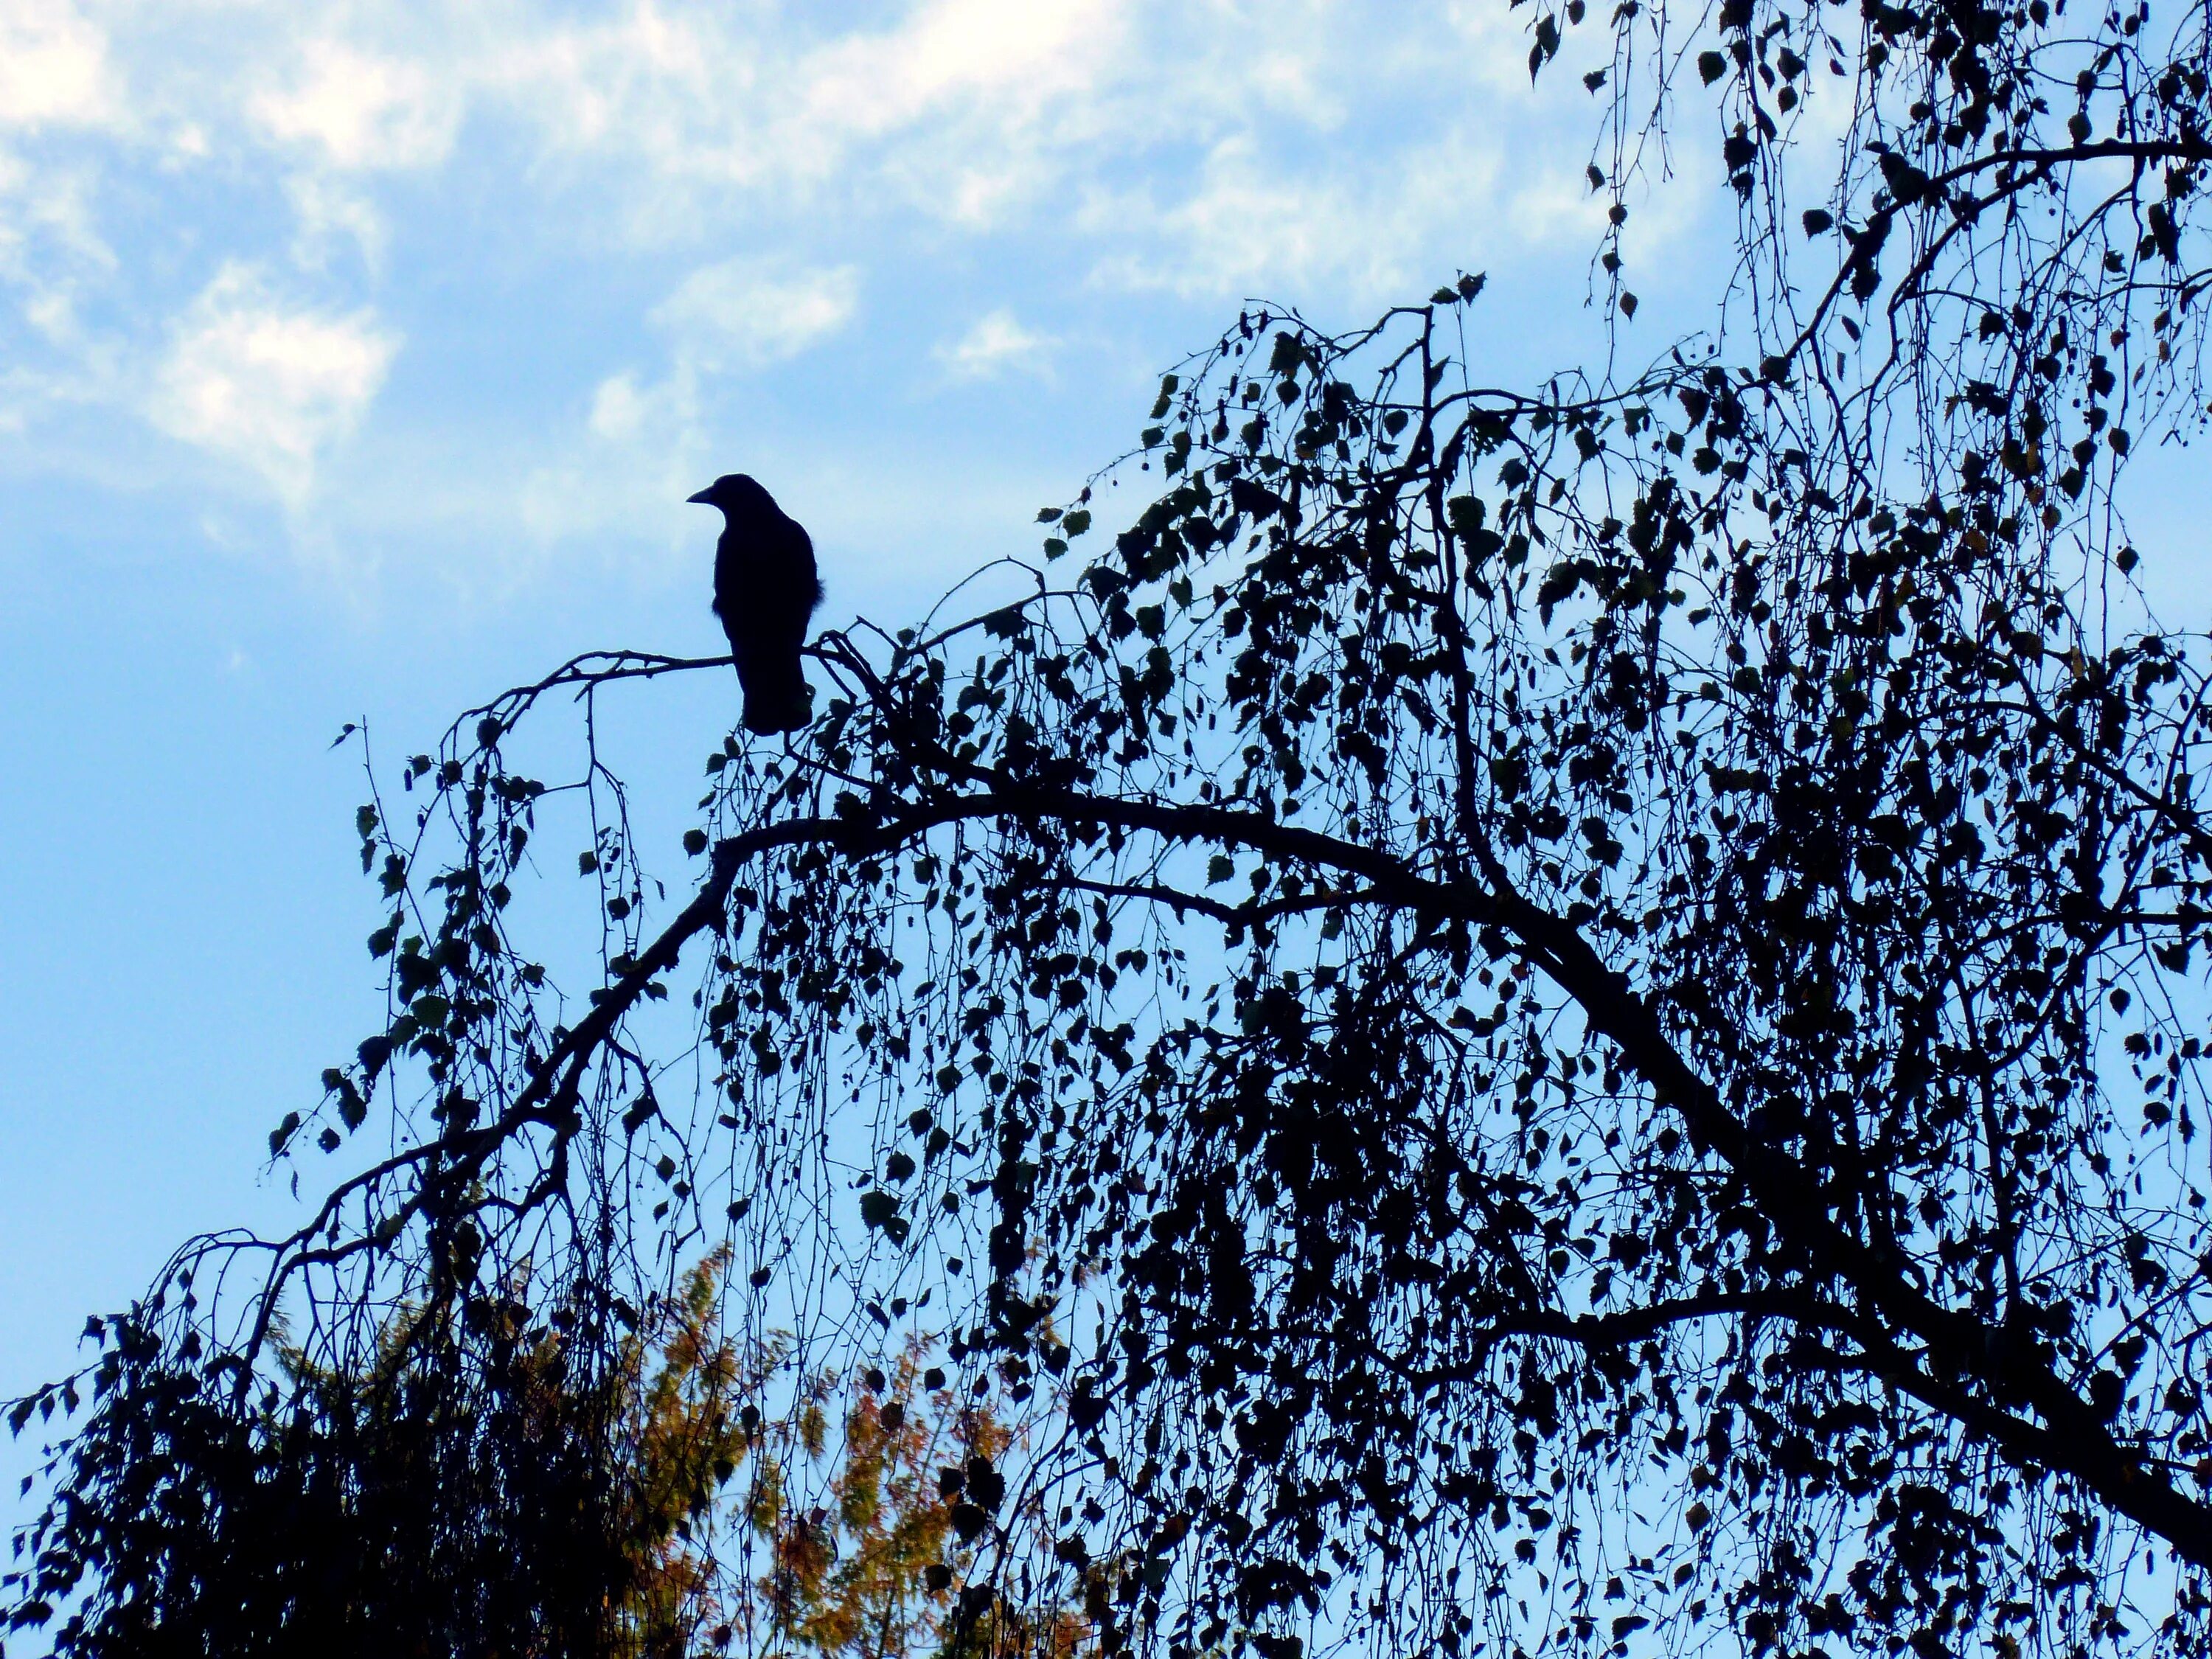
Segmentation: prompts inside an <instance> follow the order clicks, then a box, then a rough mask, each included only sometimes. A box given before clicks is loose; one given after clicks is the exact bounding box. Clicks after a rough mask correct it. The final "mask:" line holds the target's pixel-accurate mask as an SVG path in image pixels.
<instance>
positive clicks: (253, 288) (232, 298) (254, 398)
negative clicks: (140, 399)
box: [147, 264, 399, 506]
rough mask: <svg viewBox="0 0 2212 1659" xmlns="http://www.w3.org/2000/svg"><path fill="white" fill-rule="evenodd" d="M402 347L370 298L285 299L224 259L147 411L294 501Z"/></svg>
mask: <svg viewBox="0 0 2212 1659" xmlns="http://www.w3.org/2000/svg"><path fill="white" fill-rule="evenodd" d="M398 349H399V339H398V336H397V335H395V334H392V333H391V332H389V331H386V330H385V329H383V328H381V327H380V326H379V325H378V324H377V322H376V319H375V317H374V313H371V312H369V311H368V310H366V309H364V310H361V311H357V312H354V313H350V314H347V315H333V314H331V313H325V312H319V311H315V310H312V309H307V308H304V307H296V306H292V305H288V304H286V303H285V302H284V301H282V300H281V299H279V298H278V297H276V295H274V294H272V293H271V291H270V288H269V286H268V284H267V283H266V281H265V279H264V276H262V275H261V273H259V272H258V271H256V270H252V268H251V267H248V266H246V265H242V264H230V265H226V266H225V267H224V268H223V269H222V271H221V272H220V273H218V274H217V276H216V279H215V280H214V281H213V282H212V283H209V285H208V286H207V288H206V289H205V290H204V292H203V293H202V294H201V295H199V297H198V298H197V300H195V301H193V302H192V304H191V308H190V309H189V310H188V311H186V312H185V315H184V316H183V317H182V318H181V319H179V321H178V323H177V324H176V326H175V329H174V331H173V337H172V340H171V343H170V347H169V350H168V354H167V357H166V358H165V359H164V360H163V362H162V364H161V369H160V372H159V374H158V375H157V377H156V379H155V386H154V391H153V394H152V396H151V398H149V403H148V408H147V413H148V415H149V417H150V418H151V419H152V420H153V422H154V423H155V425H156V426H158V427H160V428H161V429H162V430H163V431H165V432H167V433H168V434H169V435H171V436H173V437H177V438H181V439H183V440H184V441H185V442H187V443H191V444H195V445H197V446H198V447H201V448H203V449H206V450H210V451H212V452H213V453H216V454H219V455H222V456H226V457H228V458H229V459H233V460H235V461H239V462H242V463H243V464H244V465H246V466H247V467H249V468H251V469H252V471H254V472H255V473H257V474H258V475H259V476H260V477H262V478H263V479H264V480H265V481H266V482H267V483H268V484H269V485H270V487H271V488H272V489H275V490H276V492H277V494H278V495H280V496H282V497H283V499H284V500H285V501H287V502H289V503H291V504H293V505H295V506H297V505H299V504H301V503H302V502H303V501H305V499H306V497H307V494H308V492H309V490H310V489H311V488H312V486H313V482H314V470H315V463H316V461H317V459H318V458H319V456H320V455H321V453H323V452H324V451H325V449H327V448H328V447H330V446H331V445H332V444H334V443H336V442H337V441H340V440H341V439H343V438H344V437H346V436H347V435H349V434H350V433H351V432H352V431H353V430H354V428H356V426H358V425H359V424H360V422H361V419H362V416H363V415H364V414H365V413H366V412H367V411H368V406H369V404H370V403H371V401H372V400H374V398H375V396H376V393H377V391H378V389H379V388H380V386H382V385H383V384H384V377H385V374H386V371H387V370H388V369H389V368H391V365H392V357H393V356H394V355H395V354H396V353H397V352H398Z"/></svg>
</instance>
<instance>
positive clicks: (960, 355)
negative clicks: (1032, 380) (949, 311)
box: [935, 306, 1054, 380]
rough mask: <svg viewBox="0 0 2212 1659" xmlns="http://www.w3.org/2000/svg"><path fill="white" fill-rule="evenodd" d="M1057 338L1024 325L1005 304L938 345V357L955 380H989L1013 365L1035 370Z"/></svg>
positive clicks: (1040, 366) (1041, 364)
mask: <svg viewBox="0 0 2212 1659" xmlns="http://www.w3.org/2000/svg"><path fill="white" fill-rule="evenodd" d="M1053 343H1054V342H1053V341H1052V340H1051V338H1050V337H1048V336H1046V335H1042V334H1039V333H1037V332H1036V331H1034V330H1032V329H1028V328H1024V327H1023V326H1022V325H1021V324H1020V322H1018V320H1017V319H1015V316H1014V313H1012V311H1010V310H1008V309H1007V308H1006V307H1004V306H1001V307H1000V308H999V309H998V310H996V311H994V312H992V313H989V314H988V315H987V316H984V317H981V318H978V319H976V322H975V326H974V327H973V328H971V329H969V331H967V332H966V333H965V334H963V335H962V336H961V337H959V338H958V339H957V340H953V341H951V342H949V343H945V344H944V345H940V346H939V347H938V348H937V350H936V353H935V356H936V357H937V361H938V362H940V363H942V364H944V365H945V371H946V372H947V373H948V374H951V376H952V377H953V378H954V379H955V380H995V379H997V378H998V377H999V376H1000V375H1001V374H1006V373H1007V372H1008V371H1009V370H1012V369H1027V370H1030V371H1032V372H1034V371H1036V370H1039V369H1042V368H1043V367H1044V365H1045V358H1046V354H1047V353H1048V352H1049V351H1050V350H1051V349H1052V346H1053Z"/></svg>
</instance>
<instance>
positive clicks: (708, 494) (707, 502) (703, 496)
mask: <svg viewBox="0 0 2212 1659" xmlns="http://www.w3.org/2000/svg"><path fill="white" fill-rule="evenodd" d="M713 492H714V486H712V485H711V484H710V485H708V487H707V489H702V490H701V491H700V492H699V493H698V494H697V495H686V496H685V497H684V500H685V501H696V502H698V503H699V505H700V506H702V507H712V506H714V501H713V499H712V496H713Z"/></svg>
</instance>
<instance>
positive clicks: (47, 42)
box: [0, 0, 117, 127]
mask: <svg viewBox="0 0 2212 1659" xmlns="http://www.w3.org/2000/svg"><path fill="white" fill-rule="evenodd" d="M116 101H117V100H116V94H115V88H114V84H113V77H112V72H111V70H110V69H109V65H108V62H107V38H106V35H104V34H103V33H100V30H99V29H98V28H96V27H94V26H93V25H92V24H91V23H90V22H88V21H87V20H86V19H85V18H84V17H82V15H79V14H78V12H77V9H76V7H75V6H73V5H70V4H69V3H67V0H0V126H26V127H34V126H40V125H48V124H52V125H88V124H91V123H95V122H99V121H103V120H106V119H107V118H110V117H111V116H112V114H113V113H114V111H115V108H116Z"/></svg>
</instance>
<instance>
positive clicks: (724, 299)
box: [651, 258, 860, 372]
mask: <svg viewBox="0 0 2212 1659" xmlns="http://www.w3.org/2000/svg"><path fill="white" fill-rule="evenodd" d="M859 303H860V271H859V270H857V269H856V268H855V267H854V266H852V265H836V266H829V267H819V268H816V267H807V266H802V265H798V264H793V263H791V262H789V261H786V260H776V259H744V258H739V259H729V260H725V261H724V262H723V263H722V264H714V265H707V266H703V267H702V268H701V269H700V270H695V271H693V272H692V273H691V274H690V276H687V277H685V278H684V282H683V284H682V286H680V287H679V288H678V289H677V290H676V292H675V293H673V294H671V295H669V296H668V298H667V299H665V300H664V301H662V302H661V303H660V304H659V305H658V306H656V307H654V308H653V313H652V316H651V321H652V323H653V325H654V326H655V327H656V328H658V329H659V330H661V331H662V332H664V333H665V334H667V335H669V336H670V337H671V342H672V349H673V351H674V354H675V356H676V357H677V358H678V361H679V362H684V363H687V364H690V365H692V366H695V367H696V368H700V369H702V370H706V371H708V372H712V371H714V370H718V369H724V368H763V367H764V366H766V365H768V364H769V363H776V362H783V361H785V360H786V359H787V358H792V357H796V356H799V353H801V352H802V351H805V350H806V349H808V348H809V347H811V346H813V345H817V344H818V343H821V342H822V341H823V340H826V339H828V338H829V337H830V336H831V335H833V334H835V333H836V332H837V331H839V330H841V329H842V328H843V327H844V326H845V325H846V324H847V323H848V322H849V321H851V320H852V317H853V313H854V310H855V309H856V308H857V307H858V305H859Z"/></svg>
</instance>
